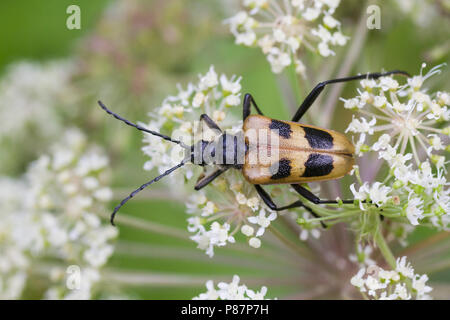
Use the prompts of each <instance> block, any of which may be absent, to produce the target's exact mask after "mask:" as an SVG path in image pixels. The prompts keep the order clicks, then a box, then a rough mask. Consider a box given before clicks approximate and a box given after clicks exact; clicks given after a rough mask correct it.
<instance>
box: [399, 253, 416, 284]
mask: <svg viewBox="0 0 450 320" xmlns="http://www.w3.org/2000/svg"><path fill="white" fill-rule="evenodd" d="M396 262H397V267H396V269H395V270H396V271H397V272H399V273H400V274H402V275H403V276H405V277H407V278H410V279H413V278H414V269H413V267H412V266H411V264H410V263H409V262H407V261H406V257H405V256H403V257H401V258H398V259H397V261H396Z"/></svg>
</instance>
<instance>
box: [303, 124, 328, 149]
mask: <svg viewBox="0 0 450 320" xmlns="http://www.w3.org/2000/svg"><path fill="white" fill-rule="evenodd" d="M302 128H303V130H305V138H306V140H308V143H309V145H310V146H311V148H313V149H331V148H333V136H332V135H331V134H329V133H328V132H326V131H324V130H319V129H314V128H310V127H302Z"/></svg>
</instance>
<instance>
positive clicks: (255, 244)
mask: <svg viewBox="0 0 450 320" xmlns="http://www.w3.org/2000/svg"><path fill="white" fill-rule="evenodd" d="M248 244H249V245H250V247H253V248H256V249H257V248H259V247H261V240H259V239H258V238H256V237H253V238H250V240H248Z"/></svg>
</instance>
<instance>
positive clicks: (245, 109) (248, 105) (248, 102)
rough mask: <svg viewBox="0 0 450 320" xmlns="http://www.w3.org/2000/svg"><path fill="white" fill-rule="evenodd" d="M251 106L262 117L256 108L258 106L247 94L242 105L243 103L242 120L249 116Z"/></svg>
mask: <svg viewBox="0 0 450 320" xmlns="http://www.w3.org/2000/svg"><path fill="white" fill-rule="evenodd" d="M252 104H253V106H254V107H255V109H256V111H257V112H258V113H259V114H260V115H263V113H262V112H261V110H260V109H259V108H258V105H257V104H256V102H255V99H253V97H252V95H251V94H249V93H247V94H245V96H244V103H243V118H242V120H245V119H247V117H248V116H249V115H250V113H251V111H252V110H251V107H252Z"/></svg>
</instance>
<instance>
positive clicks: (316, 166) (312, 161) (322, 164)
mask: <svg viewBox="0 0 450 320" xmlns="http://www.w3.org/2000/svg"><path fill="white" fill-rule="evenodd" d="M333 168H334V167H333V157H332V156H330V155H328V154H320V153H311V154H310V155H309V157H308V160H306V162H305V172H304V173H303V177H321V176H326V175H327V174H329V173H330V172H331V171H333Z"/></svg>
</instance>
